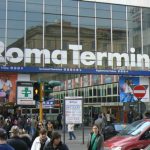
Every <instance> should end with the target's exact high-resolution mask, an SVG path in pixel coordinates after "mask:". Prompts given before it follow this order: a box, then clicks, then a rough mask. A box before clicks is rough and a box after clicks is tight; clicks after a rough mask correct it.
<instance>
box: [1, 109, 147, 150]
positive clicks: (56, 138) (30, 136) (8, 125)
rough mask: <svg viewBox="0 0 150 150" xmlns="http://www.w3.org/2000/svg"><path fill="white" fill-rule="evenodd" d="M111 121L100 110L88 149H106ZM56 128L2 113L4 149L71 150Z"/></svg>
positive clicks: (70, 130)
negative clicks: (108, 127) (5, 116)
mask: <svg viewBox="0 0 150 150" xmlns="http://www.w3.org/2000/svg"><path fill="white" fill-rule="evenodd" d="M108 114H109V113H108ZM107 117H108V116H107ZM58 118H60V115H59V117H58ZM58 118H57V120H58ZM144 118H150V113H149V112H147V113H145V116H144ZM110 124H111V122H110V119H108V118H106V116H104V114H103V113H100V114H99V116H98V118H97V119H96V120H95V122H94V123H93V126H92V131H91V133H90V134H89V137H88V141H87V150H103V143H104V138H105V137H104V132H105V127H106V126H108V125H110ZM58 125H59V126H58V127H57V130H58V129H59V128H60V127H62V126H63V125H62V124H61V125H60V122H59V121H58ZM67 126H68V137H69V140H76V135H75V133H74V124H73V123H70V124H68V125H67ZM61 129H63V128H61ZM54 130H55V129H54V126H53V124H52V123H51V121H46V122H45V123H42V122H39V120H38V118H32V119H31V118H29V117H27V116H22V117H19V116H18V117H17V118H16V117H14V116H9V117H7V118H4V117H2V116H1V117H0V150H69V148H68V146H67V145H66V144H64V143H63V142H62V140H61V134H60V132H59V131H54Z"/></svg>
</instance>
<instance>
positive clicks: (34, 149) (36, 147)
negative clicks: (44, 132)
mask: <svg viewBox="0 0 150 150" xmlns="http://www.w3.org/2000/svg"><path fill="white" fill-rule="evenodd" d="M49 142H50V138H49V137H47V140H46V142H45V145H44V147H46V146H47V145H48V143H49ZM40 148H41V142H40V137H39V136H38V137H36V138H35V140H34V142H33V144H32V147H31V150H40ZM43 149H44V148H43Z"/></svg>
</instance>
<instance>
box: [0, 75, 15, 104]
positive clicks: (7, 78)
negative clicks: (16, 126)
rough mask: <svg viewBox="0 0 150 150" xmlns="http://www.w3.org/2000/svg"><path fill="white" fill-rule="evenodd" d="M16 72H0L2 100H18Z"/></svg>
mask: <svg viewBox="0 0 150 150" xmlns="http://www.w3.org/2000/svg"><path fill="white" fill-rule="evenodd" d="M16 80H17V74H16V73H0V102H1V103H3V102H6V103H7V102H13V103H15V100H16Z"/></svg>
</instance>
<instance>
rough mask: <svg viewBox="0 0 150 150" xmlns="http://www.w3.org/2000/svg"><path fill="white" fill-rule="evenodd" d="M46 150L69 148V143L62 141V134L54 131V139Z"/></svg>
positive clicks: (66, 149) (65, 149)
mask: <svg viewBox="0 0 150 150" xmlns="http://www.w3.org/2000/svg"><path fill="white" fill-rule="evenodd" d="M44 150H69V149H68V147H67V145H66V144H64V143H62V141H61V135H60V134H59V133H58V132H53V133H52V139H51V141H50V143H49V144H48V145H47V146H46V147H45V149H44Z"/></svg>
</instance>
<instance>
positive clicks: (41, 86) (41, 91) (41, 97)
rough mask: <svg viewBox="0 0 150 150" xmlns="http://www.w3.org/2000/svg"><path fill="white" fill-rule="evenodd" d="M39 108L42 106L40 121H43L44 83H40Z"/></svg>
mask: <svg viewBox="0 0 150 150" xmlns="http://www.w3.org/2000/svg"><path fill="white" fill-rule="evenodd" d="M39 103H40V104H39V108H40V111H39V113H40V122H43V83H42V82H41V83H40V101H39Z"/></svg>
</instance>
